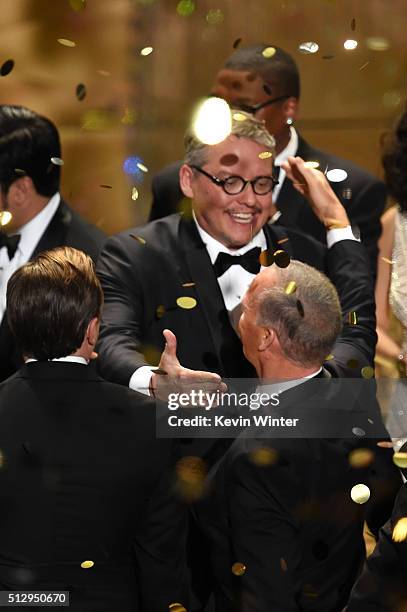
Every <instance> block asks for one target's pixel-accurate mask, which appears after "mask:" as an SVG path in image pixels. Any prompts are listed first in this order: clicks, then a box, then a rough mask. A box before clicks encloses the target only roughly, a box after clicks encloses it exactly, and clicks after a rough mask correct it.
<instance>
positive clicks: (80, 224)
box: [61, 200, 106, 256]
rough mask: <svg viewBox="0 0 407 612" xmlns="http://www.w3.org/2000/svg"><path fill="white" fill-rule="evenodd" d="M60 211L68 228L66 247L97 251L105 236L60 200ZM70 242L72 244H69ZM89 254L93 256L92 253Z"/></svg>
mask: <svg viewBox="0 0 407 612" xmlns="http://www.w3.org/2000/svg"><path fill="white" fill-rule="evenodd" d="M61 209H62V214H63V219H64V222H65V223H66V225H67V228H68V231H67V241H66V242H67V245H68V246H78V248H82V249H83V250H84V251H87V250H90V249H93V250H97V251H99V250H100V249H101V247H102V245H103V243H104V241H105V240H106V235H105V234H104V233H103V232H102V231H101V230H100V229H99V228H98V227H96V226H95V225H93V224H92V223H89V221H86V219H83V217H81V216H80V215H79V214H78V213H77V212H75V211H74V210H72V208H71V207H70V206H69V205H68V204H67V203H66V202H65V201H64V200H61ZM71 242H72V244H70V243H71ZM81 245H83V246H81ZM89 254H90V255H92V256H93V253H89Z"/></svg>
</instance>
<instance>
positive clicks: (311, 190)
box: [281, 157, 350, 229]
mask: <svg viewBox="0 0 407 612" xmlns="http://www.w3.org/2000/svg"><path fill="white" fill-rule="evenodd" d="M281 167H282V168H283V169H284V170H285V173H286V175H287V177H288V178H289V179H290V180H291V181H292V183H293V186H294V187H295V189H296V190H297V191H298V192H299V193H300V194H301V195H303V196H304V197H305V198H306V199H307V200H308V202H309V203H310V205H311V208H312V210H313V211H314V213H315V215H316V216H317V217H318V219H319V220H320V221H321V223H323V224H324V225H325V227H326V228H327V229H332V228H334V227H346V226H347V225H350V221H349V218H348V215H347V214H346V210H345V208H344V207H343V205H342V204H341V202H340V201H339V200H338V198H337V197H336V195H335V193H334V192H333V190H332V189H331V186H330V185H329V183H328V181H327V179H326V177H325V175H324V174H323V173H322V172H321V171H320V170H316V169H315V168H310V167H308V166H307V165H306V162H304V160H303V159H301V157H289V158H288V159H287V160H286V161H285V162H283V163H282V164H281Z"/></svg>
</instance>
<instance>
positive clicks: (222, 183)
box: [190, 164, 278, 195]
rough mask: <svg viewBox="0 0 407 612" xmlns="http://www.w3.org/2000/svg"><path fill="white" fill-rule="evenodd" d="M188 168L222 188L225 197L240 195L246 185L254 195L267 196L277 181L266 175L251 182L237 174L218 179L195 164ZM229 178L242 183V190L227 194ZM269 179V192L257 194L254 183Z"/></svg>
mask: <svg viewBox="0 0 407 612" xmlns="http://www.w3.org/2000/svg"><path fill="white" fill-rule="evenodd" d="M190 168H193V169H194V170H197V171H198V172H200V173H201V174H203V175H204V176H206V177H207V178H208V179H209V180H211V181H212V183H215V185H218V187H222V189H223V191H224V192H225V193H226V194H227V195H238V194H239V193H242V191H244V190H245V189H246V186H247V184H248V183H250V185H251V186H252V189H253V191H254V193H255V194H256V195H267V194H268V193H270V192H271V191H273V188H274V187H275V186H276V185H278V181H277V180H276V179H275V178H274V176H268V175H264V176H256V178H254V179H252V180H251V181H249V180H246V179H244V178H243V177H242V176H239V175H238V174H232V175H230V176H228V177H227V178H226V179H220V178H218V177H217V176H213V174H209V172H206V170H204V169H203V168H200V166H195V164H190ZM231 178H238V179H240V180H241V181H242V188H241V189H239V191H236V192H234V193H229V191H226V187H225V185H226V182H227V181H228V180H230V179H231ZM264 178H267V179H271V187H270V189H269V191H265V192H264V193H258V192H257V191H256V182H257V181H258V180H259V179H264Z"/></svg>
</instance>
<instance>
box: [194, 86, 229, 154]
mask: <svg viewBox="0 0 407 612" xmlns="http://www.w3.org/2000/svg"><path fill="white" fill-rule="evenodd" d="M231 130H232V116H231V112H230V108H229V105H228V103H227V102H226V101H225V100H223V99H222V98H216V97H212V98H208V99H206V100H205V101H204V102H203V103H201V104H200V105H199V107H198V109H197V111H196V113H195V116H194V119H193V131H194V133H195V136H196V138H197V139H198V140H200V141H201V142H202V143H204V144H208V145H214V144H218V143H219V142H222V141H223V140H225V138H227V137H228V136H229V134H230V132H231Z"/></svg>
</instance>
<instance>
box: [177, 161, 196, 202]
mask: <svg viewBox="0 0 407 612" xmlns="http://www.w3.org/2000/svg"><path fill="white" fill-rule="evenodd" d="M192 179H193V172H192V168H191V167H190V166H188V164H182V166H181V168H180V169H179V184H180V187H181V191H182V193H183V194H184V196H185V197H186V198H193V197H194V191H193V189H192Z"/></svg>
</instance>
